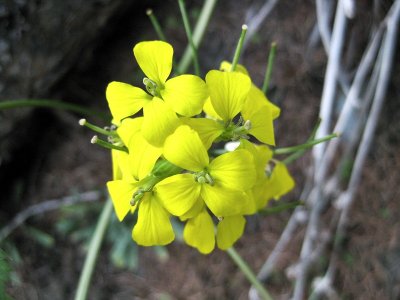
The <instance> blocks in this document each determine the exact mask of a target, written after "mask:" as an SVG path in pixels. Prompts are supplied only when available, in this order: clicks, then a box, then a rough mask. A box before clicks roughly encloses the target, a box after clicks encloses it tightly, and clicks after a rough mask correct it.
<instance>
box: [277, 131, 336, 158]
mask: <svg viewBox="0 0 400 300" xmlns="http://www.w3.org/2000/svg"><path fill="white" fill-rule="evenodd" d="M338 136H339V135H338V134H337V133H333V134H330V135H327V136H325V137H323V138H320V139H316V140H311V141H308V142H306V143H304V144H301V145H297V146H293V147H286V148H278V149H275V150H274V154H277V155H279V154H290V153H293V152H297V151H300V150H305V149H308V148H311V147H312V146H315V145H317V144H319V143H323V142H326V141H329V140H331V139H333V138H335V137H338Z"/></svg>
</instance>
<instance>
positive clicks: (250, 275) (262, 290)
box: [226, 247, 272, 300]
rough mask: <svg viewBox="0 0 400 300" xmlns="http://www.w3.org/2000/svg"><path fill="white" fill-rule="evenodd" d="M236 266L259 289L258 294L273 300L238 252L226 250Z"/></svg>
mask: <svg viewBox="0 0 400 300" xmlns="http://www.w3.org/2000/svg"><path fill="white" fill-rule="evenodd" d="M226 252H227V253H228V254H229V256H230V257H231V258H232V260H233V261H234V262H235V264H236V265H237V266H238V267H239V269H240V270H241V271H242V272H243V274H244V275H245V276H246V278H247V279H248V280H249V281H250V283H251V284H252V285H253V286H254V287H255V288H256V289H257V291H258V293H259V294H260V296H261V297H262V299H264V300H272V297H271V295H270V294H269V293H268V291H267V290H266V289H265V287H264V286H263V285H262V283H261V282H260V281H259V280H258V279H257V277H256V275H254V273H253V271H252V270H251V269H250V267H249V266H248V265H247V263H246V262H245V261H244V260H243V258H242V257H241V256H240V254H239V253H238V252H236V250H235V248H233V247H231V248H229V249H227V250H226Z"/></svg>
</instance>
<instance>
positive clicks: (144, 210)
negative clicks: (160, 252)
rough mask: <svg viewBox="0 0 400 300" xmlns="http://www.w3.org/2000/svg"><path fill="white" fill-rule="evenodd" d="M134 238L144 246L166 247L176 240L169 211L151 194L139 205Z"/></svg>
mask: <svg viewBox="0 0 400 300" xmlns="http://www.w3.org/2000/svg"><path fill="white" fill-rule="evenodd" d="M132 238H133V239H134V240H135V242H136V243H138V244H139V245H142V246H156V245H166V244H169V243H171V242H172V241H173V240H174V238H175V234H174V231H173V229H172V225H171V222H170V220H169V215H168V213H167V211H166V210H165V209H164V208H163V207H162V206H161V204H160V203H159V200H158V199H157V198H156V197H155V196H154V195H152V194H151V193H146V194H145V196H144V198H143V199H142V200H141V202H140V204H139V211H138V220H137V223H136V225H135V227H133V231H132Z"/></svg>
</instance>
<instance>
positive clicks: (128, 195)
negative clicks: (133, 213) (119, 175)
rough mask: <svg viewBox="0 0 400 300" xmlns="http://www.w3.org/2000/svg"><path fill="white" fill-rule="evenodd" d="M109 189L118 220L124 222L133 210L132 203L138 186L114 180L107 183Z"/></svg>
mask: <svg viewBox="0 0 400 300" xmlns="http://www.w3.org/2000/svg"><path fill="white" fill-rule="evenodd" d="M107 188H108V192H109V193H110V197H111V200H112V202H113V205H114V210H115V213H116V215H117V217H118V220H120V221H122V220H123V219H124V218H125V216H126V215H127V213H128V212H129V211H130V209H131V204H130V201H131V200H132V196H133V193H134V191H135V189H136V186H135V185H134V184H130V183H129V182H127V181H124V180H114V181H109V182H107Z"/></svg>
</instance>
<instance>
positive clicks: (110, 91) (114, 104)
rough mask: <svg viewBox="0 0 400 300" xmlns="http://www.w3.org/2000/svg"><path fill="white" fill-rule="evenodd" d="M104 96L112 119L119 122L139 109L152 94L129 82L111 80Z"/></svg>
mask: <svg viewBox="0 0 400 300" xmlns="http://www.w3.org/2000/svg"><path fill="white" fill-rule="evenodd" d="M106 98H107V101H108V106H109V108H110V111H111V114H112V116H113V121H114V122H115V123H117V124H119V122H121V120H122V119H124V118H126V117H129V116H132V115H134V114H135V113H137V112H138V111H139V110H141V109H142V108H143V106H144V105H146V104H147V103H148V102H149V101H150V100H151V99H152V96H150V95H149V94H147V93H146V92H145V91H143V90H142V89H139V88H137V87H134V86H132V85H130V84H127V83H123V82H117V81H113V82H111V83H110V84H109V85H108V86H107V90H106Z"/></svg>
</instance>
